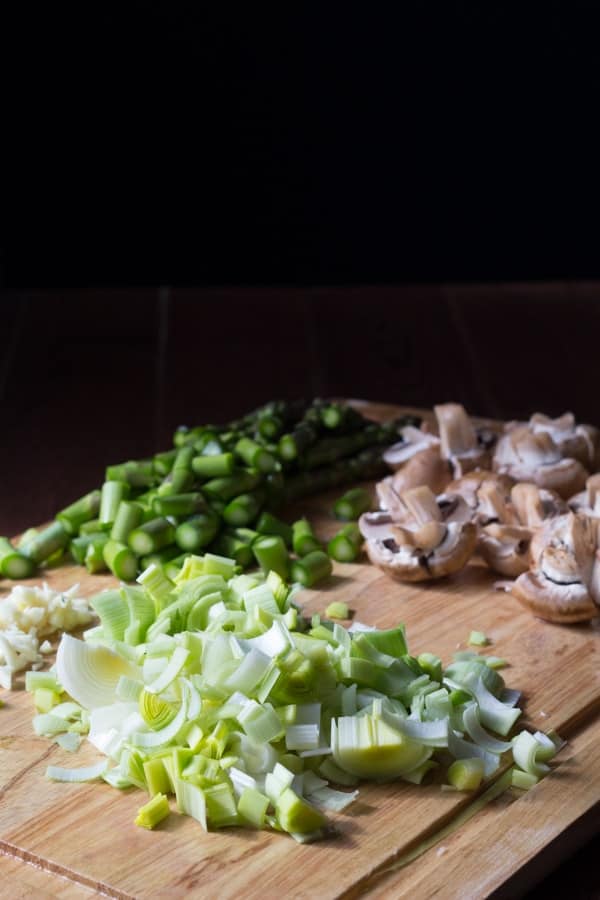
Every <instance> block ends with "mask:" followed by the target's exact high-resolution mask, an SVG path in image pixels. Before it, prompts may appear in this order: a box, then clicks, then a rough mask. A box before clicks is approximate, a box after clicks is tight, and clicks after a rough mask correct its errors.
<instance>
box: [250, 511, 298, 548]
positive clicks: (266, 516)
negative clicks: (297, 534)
mask: <svg viewBox="0 0 600 900" xmlns="http://www.w3.org/2000/svg"><path fill="white" fill-rule="evenodd" d="M256 530H257V531H258V532H260V534H277V535H279V537H281V538H283V540H284V542H285V544H286V546H287V547H291V546H292V526H291V525H288V524H287V522H282V521H281V519H278V518H277V516H274V515H273V514H272V513H270V512H267V511H266V510H265V511H264V512H262V513H261V514H260V516H259V517H258V522H257V523H256Z"/></svg>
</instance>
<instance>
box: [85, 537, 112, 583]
mask: <svg viewBox="0 0 600 900" xmlns="http://www.w3.org/2000/svg"><path fill="white" fill-rule="evenodd" d="M109 540H110V538H109V536H108V535H107V534H106V533H103V534H98V535H94V537H93V539H92V540H91V541H90V543H89V544H88V546H87V549H86V551H85V567H86V569H87V570H88V572H89V573H90V574H91V575H95V574H96V573H97V572H105V571H106V570H107V568H108V566H107V565H106V562H105V560H104V545H105V544H106V543H108V541H109Z"/></svg>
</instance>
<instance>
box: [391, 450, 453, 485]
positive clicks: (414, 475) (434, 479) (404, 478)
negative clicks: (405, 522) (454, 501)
mask: <svg viewBox="0 0 600 900" xmlns="http://www.w3.org/2000/svg"><path fill="white" fill-rule="evenodd" d="M436 440H437V439H436ZM451 479H452V470H451V468H450V465H449V464H448V461H447V460H445V459H442V457H441V455H440V447H439V441H438V443H437V444H436V445H435V446H433V445H432V446H431V447H426V448H425V449H424V450H421V451H420V452H419V453H417V454H416V455H415V456H413V457H412V458H411V459H409V460H408V462H407V463H406V464H405V465H404V466H402V468H400V469H398V470H397V471H396V472H394V474H393V475H390V476H388V479H384V480H387V481H388V482H389V484H391V486H392V487H393V489H394V490H395V492H396V493H397V494H402V493H403V492H404V491H408V490H410V488H413V487H418V486H419V485H422V484H426V485H427V486H428V487H430V488H431V490H432V491H433V493H434V494H441V492H442V491H443V490H444V489H445V487H446V485H447V484H448V482H449V481H450V480H451Z"/></svg>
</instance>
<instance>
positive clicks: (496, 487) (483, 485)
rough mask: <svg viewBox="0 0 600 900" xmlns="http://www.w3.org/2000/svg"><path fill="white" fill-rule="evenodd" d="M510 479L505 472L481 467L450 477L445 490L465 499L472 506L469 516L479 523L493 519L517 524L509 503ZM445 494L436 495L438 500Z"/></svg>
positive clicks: (485, 522) (483, 523)
mask: <svg viewBox="0 0 600 900" xmlns="http://www.w3.org/2000/svg"><path fill="white" fill-rule="evenodd" d="M512 483H513V481H512V478H509V477H508V476H506V475H496V474H495V473H494V472H489V471H487V470H485V469H480V470H478V471H476V472H469V473H468V475H464V476H463V477H462V478H458V479H456V480H455V481H451V482H450V484H449V485H448V488H447V492H448V495H449V494H455V495H456V494H458V495H460V496H461V497H462V498H463V499H464V501H465V503H466V504H467V506H468V507H469V509H470V510H471V518H472V520H473V521H474V522H476V523H478V524H479V525H487V524H489V523H490V522H495V521H501V522H506V523H507V524H508V523H513V522H514V523H515V524H518V521H517V518H516V515H515V512H514V510H513V509H512V505H511V504H510V489H511V485H512ZM446 496H447V495H446V494H444V495H443V496H442V497H438V503H440V504H441V502H442V500H443V499H444V498H445V497H446Z"/></svg>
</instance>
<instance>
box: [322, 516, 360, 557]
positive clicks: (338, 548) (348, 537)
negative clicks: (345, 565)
mask: <svg viewBox="0 0 600 900" xmlns="http://www.w3.org/2000/svg"><path fill="white" fill-rule="evenodd" d="M362 540H363V539H362V535H361V533H360V530H359V528H358V525H356V524H355V523H354V522H350V523H349V524H348V525H345V526H344V527H343V528H342V529H341V530H340V531H338V533H337V534H336V535H334V536H333V537H332V539H331V540H330V541H329V543H328V544H327V553H328V554H329V556H330V557H331V558H332V559H335V560H337V561H338V562H354V560H355V559H356V558H357V557H358V555H359V554H360V551H361V547H362Z"/></svg>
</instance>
